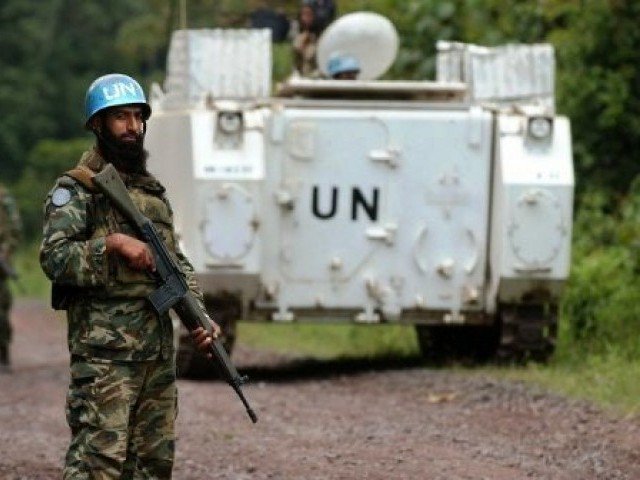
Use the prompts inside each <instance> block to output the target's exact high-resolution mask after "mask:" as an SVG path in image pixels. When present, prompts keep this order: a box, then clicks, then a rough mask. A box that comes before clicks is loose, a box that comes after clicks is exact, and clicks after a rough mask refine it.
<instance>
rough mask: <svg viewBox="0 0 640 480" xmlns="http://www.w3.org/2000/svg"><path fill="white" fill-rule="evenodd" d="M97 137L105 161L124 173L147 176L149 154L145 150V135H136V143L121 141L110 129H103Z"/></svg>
mask: <svg viewBox="0 0 640 480" xmlns="http://www.w3.org/2000/svg"><path fill="white" fill-rule="evenodd" d="M96 136H97V138H98V148H100V152H101V153H102V155H103V156H104V159H105V160H106V161H107V162H109V163H111V164H113V166H114V167H116V169H117V170H119V171H120V172H123V173H138V174H142V175H146V174H147V157H148V156H149V153H148V152H147V151H146V150H145V149H144V134H143V133H139V134H136V139H135V142H125V141H123V140H120V139H119V138H117V137H116V136H115V135H113V134H112V133H111V131H109V129H108V128H103V129H102V131H101V132H100V133H97V134H96Z"/></svg>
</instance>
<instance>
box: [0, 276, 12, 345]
mask: <svg viewBox="0 0 640 480" xmlns="http://www.w3.org/2000/svg"><path fill="white" fill-rule="evenodd" d="M10 310H11V290H10V289H9V282H8V281H7V280H6V279H0V347H2V346H8V345H9V343H10V342H11V323H10V322H9V314H10Z"/></svg>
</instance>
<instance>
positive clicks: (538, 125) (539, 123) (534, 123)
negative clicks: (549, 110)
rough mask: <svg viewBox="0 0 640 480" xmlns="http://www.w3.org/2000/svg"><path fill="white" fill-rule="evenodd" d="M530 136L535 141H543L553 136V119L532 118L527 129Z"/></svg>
mask: <svg viewBox="0 0 640 480" xmlns="http://www.w3.org/2000/svg"><path fill="white" fill-rule="evenodd" d="M527 130H528V132H529V135H530V136H532V137H533V138H535V139H538V140H543V139H545V138H548V137H550V136H551V132H552V131H553V119H552V118H550V117H531V118H529V125H528V127H527Z"/></svg>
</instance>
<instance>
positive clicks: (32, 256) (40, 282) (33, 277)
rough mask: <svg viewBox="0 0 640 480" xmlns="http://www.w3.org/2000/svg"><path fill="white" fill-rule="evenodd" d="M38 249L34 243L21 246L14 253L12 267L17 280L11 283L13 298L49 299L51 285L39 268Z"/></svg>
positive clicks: (38, 245) (37, 245) (38, 246)
mask: <svg viewBox="0 0 640 480" xmlns="http://www.w3.org/2000/svg"><path fill="white" fill-rule="evenodd" d="M39 249H40V244H39V243H38V242H35V241H34V242H31V243H27V244H25V245H23V246H22V247H21V248H20V249H18V251H17V252H16V255H15V258H14V259H13V265H14V268H15V269H16V271H17V272H18V276H19V279H18V281H17V282H11V289H12V291H13V294H14V296H16V297H30V298H40V299H42V300H48V299H49V294H50V293H49V292H50V290H51V283H50V282H49V280H48V279H47V277H46V276H45V274H44V273H43V271H42V269H41V268H40V260H39V258H38V255H39Z"/></svg>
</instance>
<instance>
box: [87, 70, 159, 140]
mask: <svg viewBox="0 0 640 480" xmlns="http://www.w3.org/2000/svg"><path fill="white" fill-rule="evenodd" d="M120 105H139V106H140V107H142V117H143V119H144V120H147V119H148V118H149V117H150V116H151V107H150V106H149V104H148V103H147V99H146V97H145V96H144V91H143V90H142V87H141V86H140V84H139V83H138V82H136V81H135V80H134V79H133V78H131V77H130V76H128V75H123V74H121V73H110V74H109V75H103V76H102V77H99V78H96V79H95V80H94V81H93V83H92V84H91V85H90V86H89V88H88V90H87V94H86V95H85V98H84V115H85V126H86V127H87V128H89V121H90V120H91V119H92V118H93V116H94V115H95V114H96V113H98V112H101V111H102V110H104V109H106V108H110V107H117V106H120Z"/></svg>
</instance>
